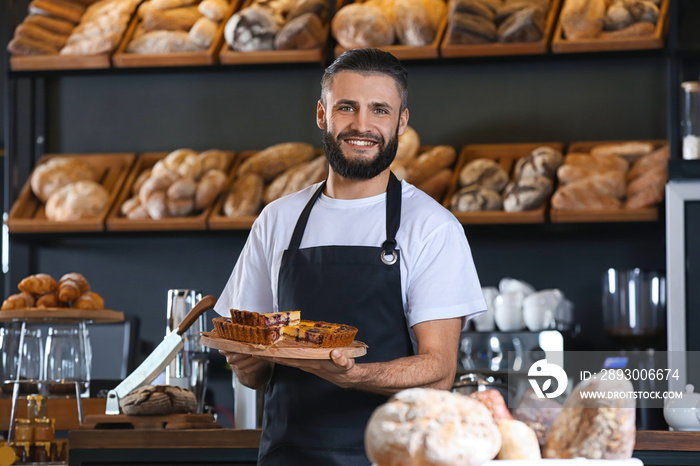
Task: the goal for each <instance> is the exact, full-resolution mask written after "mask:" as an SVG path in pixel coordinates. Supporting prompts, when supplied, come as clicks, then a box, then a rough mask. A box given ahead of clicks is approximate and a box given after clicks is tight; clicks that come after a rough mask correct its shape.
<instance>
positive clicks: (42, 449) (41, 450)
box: [34, 442, 51, 463]
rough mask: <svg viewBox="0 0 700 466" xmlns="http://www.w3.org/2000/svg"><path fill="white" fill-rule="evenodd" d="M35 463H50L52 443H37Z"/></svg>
mask: <svg viewBox="0 0 700 466" xmlns="http://www.w3.org/2000/svg"><path fill="white" fill-rule="evenodd" d="M34 448H35V450H34V462H35V463H48V462H49V458H50V456H49V452H50V451H51V442H36V443H35V444H34Z"/></svg>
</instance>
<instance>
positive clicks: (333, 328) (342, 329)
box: [282, 320, 357, 348]
mask: <svg viewBox="0 0 700 466" xmlns="http://www.w3.org/2000/svg"><path fill="white" fill-rule="evenodd" d="M355 335H357V329H356V328H355V327H352V326H350V325H345V324H332V323H330V322H316V321H313V320H302V321H301V322H299V325H290V326H286V327H282V339H283V340H291V341H297V342H301V343H310V344H312V345H313V346H315V347H321V348H333V347H339V346H347V345H349V344H350V343H352V342H353V340H354V339H355Z"/></svg>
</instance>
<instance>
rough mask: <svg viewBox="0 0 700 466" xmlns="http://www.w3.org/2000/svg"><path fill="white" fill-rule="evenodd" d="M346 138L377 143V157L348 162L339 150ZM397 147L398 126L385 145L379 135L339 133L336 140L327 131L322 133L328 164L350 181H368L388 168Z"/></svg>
mask: <svg viewBox="0 0 700 466" xmlns="http://www.w3.org/2000/svg"><path fill="white" fill-rule="evenodd" d="M347 137H358V138H367V139H371V140H373V141H375V142H377V145H378V146H379V151H378V152H377V155H376V156H374V157H373V158H372V159H357V160H349V159H348V158H347V157H345V154H343V149H342V148H341V144H342V140H343V139H344V138H347ZM398 147H399V134H398V126H397V128H396V132H395V133H394V135H393V136H392V137H391V138H390V139H389V141H388V142H387V143H385V141H384V138H383V137H382V136H381V135H380V136H376V135H373V134H367V133H360V132H358V131H345V132H343V133H340V134H339V135H338V137H337V138H334V137H333V135H332V134H331V133H330V132H329V131H328V130H327V129H326V130H324V131H323V150H324V152H325V154H326V158H327V159H328V163H329V164H330V166H331V168H332V169H333V171H334V172H336V173H337V174H338V175H340V176H342V177H343V178H347V179H350V180H358V181H360V180H369V179H372V178H374V177H375V176H377V175H379V174H380V173H381V172H383V171H384V170H386V169H387V168H389V165H391V162H393V161H394V158H395V157H396V150H397V149H398Z"/></svg>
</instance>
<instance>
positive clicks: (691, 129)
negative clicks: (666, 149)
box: [681, 81, 700, 160]
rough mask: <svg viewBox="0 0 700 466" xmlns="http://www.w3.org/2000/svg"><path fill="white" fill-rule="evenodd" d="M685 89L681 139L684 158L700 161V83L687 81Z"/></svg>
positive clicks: (682, 85) (684, 84)
mask: <svg viewBox="0 0 700 466" xmlns="http://www.w3.org/2000/svg"><path fill="white" fill-rule="evenodd" d="M681 87H682V89H683V115H682V120H681V137H682V138H683V158H684V159H686V160H695V159H700V82H699V81H686V82H684V83H682V84H681Z"/></svg>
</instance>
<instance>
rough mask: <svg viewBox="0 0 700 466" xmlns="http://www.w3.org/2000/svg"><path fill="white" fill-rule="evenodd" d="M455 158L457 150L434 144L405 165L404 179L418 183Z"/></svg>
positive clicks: (446, 165) (452, 161)
mask: <svg viewBox="0 0 700 466" xmlns="http://www.w3.org/2000/svg"><path fill="white" fill-rule="evenodd" d="M456 158H457V151H455V149H454V147H452V146H444V145H443V146H435V147H433V148H432V149H430V150H428V151H426V152H424V153H422V154H420V155H419V156H418V157H417V158H416V159H415V160H414V161H413V162H411V163H410V164H409V165H407V166H406V178H405V179H406V181H407V182H409V183H411V184H419V183H422V182H423V181H425V180H427V179H428V178H430V177H432V176H433V175H435V174H436V173H437V172H439V171H440V170H442V169H443V168H447V167H449V166H451V165H452V164H453V163H454V161H455V159H456Z"/></svg>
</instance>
